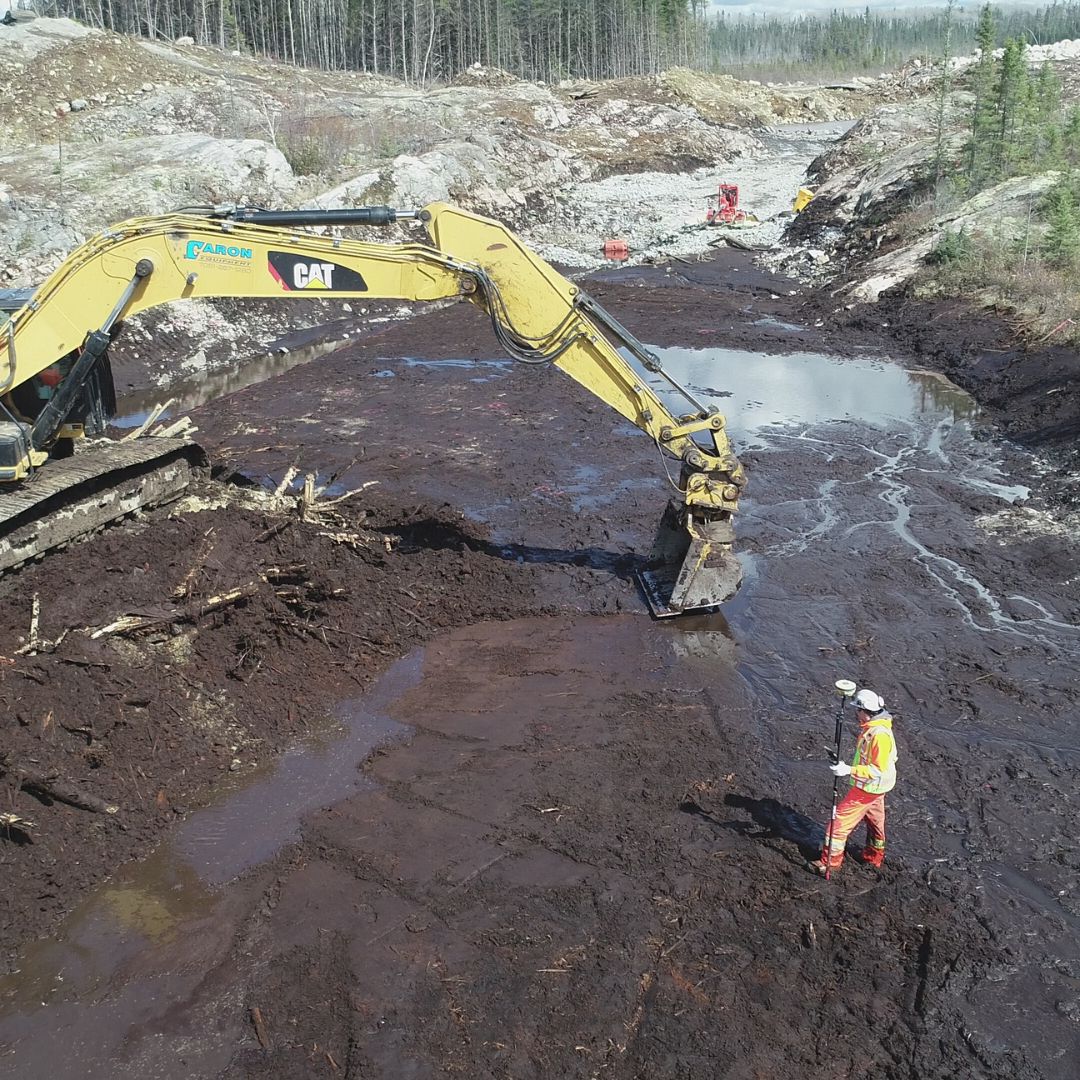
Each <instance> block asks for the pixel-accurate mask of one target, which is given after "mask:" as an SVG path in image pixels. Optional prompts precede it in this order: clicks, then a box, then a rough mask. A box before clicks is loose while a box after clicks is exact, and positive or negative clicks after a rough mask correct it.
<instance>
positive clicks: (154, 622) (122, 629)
mask: <svg viewBox="0 0 1080 1080" xmlns="http://www.w3.org/2000/svg"><path fill="white" fill-rule="evenodd" d="M258 591H259V582H258V581H249V582H248V583H247V584H246V585H241V586H239V587H238V588H236V589H230V590H229V591H228V592H225V593H219V594H218V595H217V596H211V597H210V598H209V599H208V600H207V601H206V602H205V603H203V604H200V605H199V606H198V607H196V608H189V609H187V610H181V609H174V610H172V611H168V612H165V613H164V614H162V615H122V616H121V617H120V618H119V619H115V620H114V621H113V622H111V623H109V624H108V625H107V626H99V627H98V628H97V629H96V630H94V631H92V632H91V633H90V637H91V638H92V639H97V638H102V637H108V636H110V635H112V634H130V633H132V632H133V631H136V630H148V629H150V628H151V627H155V626H162V625H164V624H165V623H172V622H195V621H196V620H197V619H200V618H202V617H203V616H204V615H209V614H211V612H214V611H219V610H220V609H221V608H223V607H228V605H229V604H235V603H236V602H237V601H238V600H244V599H246V598H247V597H249V596H254V595H255V593H257V592H258ZM87 629H89V628H87Z"/></svg>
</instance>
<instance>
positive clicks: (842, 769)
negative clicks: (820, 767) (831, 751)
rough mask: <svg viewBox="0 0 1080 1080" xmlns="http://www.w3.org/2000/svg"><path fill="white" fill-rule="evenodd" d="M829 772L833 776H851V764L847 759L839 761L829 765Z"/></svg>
mask: <svg viewBox="0 0 1080 1080" xmlns="http://www.w3.org/2000/svg"><path fill="white" fill-rule="evenodd" d="M829 772H831V773H832V774H833V776H850V775H851V766H850V765H849V764H848V763H847V762H846V761H838V762H837V763H836V764H835V765H830V766H829Z"/></svg>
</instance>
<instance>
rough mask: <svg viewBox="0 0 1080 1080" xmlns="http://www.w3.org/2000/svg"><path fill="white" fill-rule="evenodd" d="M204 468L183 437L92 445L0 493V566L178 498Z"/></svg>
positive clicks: (197, 450)
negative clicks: (9, 490) (25, 481)
mask: <svg viewBox="0 0 1080 1080" xmlns="http://www.w3.org/2000/svg"><path fill="white" fill-rule="evenodd" d="M207 466H208V462H207V457H206V453H205V451H204V450H203V449H202V447H200V446H199V445H198V444H197V443H194V442H192V441H191V440H190V439H182V438H176V439H174V438H154V437H144V438H140V439H134V440H132V441H131V442H114V443H110V442H106V441H102V442H100V443H97V444H96V445H94V446H93V447H92V448H89V449H86V450H83V451H81V452H79V453H77V454H75V455H74V456H73V457H70V458H66V459H64V460H61V461H52V462H50V463H49V466H48V468H46V469H43V470H41V471H40V472H38V473H37V474H36V475H35V476H34V477H33V478H32V479H31V480H30V481H29V482H27V483H25V484H23V485H22V486H20V487H19V488H18V489H17V490H15V491H11V492H4V493H0V572H3V571H5V570H11V569H13V568H14V567H16V566H20V565H22V564H23V563H25V562H29V561H30V560H32V559H36V558H38V557H40V556H41V555H43V554H45V552H47V551H50V550H52V549H53V548H57V547H62V546H63V545H65V544H68V543H71V542H72V541H73V540H78V539H79V538H80V537H84V536H86V535H88V534H89V533H92V532H95V531H96V530H97V529H99V528H101V527H102V526H103V525H107V524H109V523H110V522H113V521H117V520H119V519H120V518H124V517H126V516H127V515H128V514H132V513H135V511H137V510H144V509H147V508H149V507H151V506H159V505H161V504H162V503H166V502H169V501H171V500H172V499H175V498H178V497H179V496H180V495H181V494H183V492H184V490H185V489H186V488H187V487H188V485H189V484H190V483H191V482H192V480H193V479H195V478H196V477H198V476H199V475H202V474H203V473H204V472H205V471H206V469H207Z"/></svg>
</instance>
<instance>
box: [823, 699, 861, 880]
mask: <svg viewBox="0 0 1080 1080" xmlns="http://www.w3.org/2000/svg"><path fill="white" fill-rule="evenodd" d="M833 685H834V686H835V687H836V692H837V693H838V694H839V695H840V707H839V708H838V709H837V710H836V745H835V749H834V750H833V760H832V763H833V764H834V765H835V764H836V763H837V762H838V761H839V760H840V736H841V735H842V734H843V729H844V706H845V705H846V704H847V703H848V702H849V701H850V700H851V697H852V695H853V694H854V693H855V684H854V683H853V682H852V681H851V680H850V679H837V680H836V682H835V683H833ZM839 795H840V777H839V776H834V777H833V784H832V814H831V815H830V816H829V832H828V835H827V836H826V837H825V852H824V854H823V856H822V861H823V862H824V863H825V880H826V881H828V880H829V876H830V875H831V874H832V838H833V829H835V828H836V802H837V799H838V798H839Z"/></svg>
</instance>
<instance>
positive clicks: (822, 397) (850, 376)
mask: <svg viewBox="0 0 1080 1080" xmlns="http://www.w3.org/2000/svg"><path fill="white" fill-rule="evenodd" d="M655 351H656V353H657V354H658V356H659V357H660V361H661V363H662V364H663V365H664V367H665V368H666V369H667V370H668V371H669V372H670V373H671V375H672V376H674V378H675V379H676V380H678V381H679V382H682V383H684V384H685V385H688V386H689V388H690V389H691V390H692V391H693V392H694V393H695V394H696V395H697V396H699V397H700V398H703V399H704V400H705V401H706V402H707V403H708V404H714V405H716V406H717V407H718V408H719V409H720V410H721V411H722V412H724V413H725V414H726V415H727V418H728V427H729V431H730V432H731V434H732V435H733V436H734V437H735V438H736V439H748V438H750V437H752V436H755V435H758V434H760V433H761V432H762V429H765V428H769V427H773V426H776V425H786V424H793V423H798V424H801V425H813V424H822V423H826V422H828V421H833V420H854V421H857V422H859V423H862V424H867V425H871V426H874V427H879V428H885V427H893V426H895V424H896V422H897V420H915V419H917V418H922V417H926V418H931V419H936V418H939V417H941V416H948V417H950V418H951V419H953V420H970V419H972V418H973V417H975V416H976V415H978V411H979V410H978V406H977V405H976V403H975V401H974V400H973V399H972V398H971V397H970V396H969V395H967V394H966V393H964V391H963V390H961V389H960V388H959V387H957V386H954V385H953V384H952V383H950V382H949V381H948V380H947V379H944V378H943V377H941V376H938V375H936V374H933V373H930V372H925V371H907V370H905V369H904V368H902V367H898V366H897V365H896V364H893V363H890V362H888V361H887V360H881V359H876V358H870V357H838V356H827V355H825V354H822V353H805V352H796V353H788V354H784V355H779V356H769V355H765V354H764V353H755V352H745V351H742V350H738V349H683V348H669V349H656V350H655ZM650 382H651V383H652V385H653V386H654V388H656V389H657V390H658V391H659V390H661V388H662V386H663V383H662V382H661V381H660V380H656V379H650ZM661 396H663V397H664V398H665V399H667V394H666V392H665V393H663V394H662V395H661Z"/></svg>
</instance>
